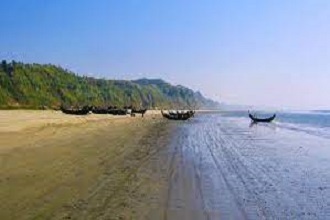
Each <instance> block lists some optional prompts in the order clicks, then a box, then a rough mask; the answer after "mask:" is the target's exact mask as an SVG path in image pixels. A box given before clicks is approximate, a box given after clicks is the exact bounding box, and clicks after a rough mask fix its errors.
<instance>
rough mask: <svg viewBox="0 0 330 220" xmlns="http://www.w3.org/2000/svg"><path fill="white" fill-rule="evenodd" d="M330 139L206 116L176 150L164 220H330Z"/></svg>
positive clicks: (176, 142) (170, 160) (188, 128)
mask: <svg viewBox="0 0 330 220" xmlns="http://www.w3.org/2000/svg"><path fill="white" fill-rule="evenodd" d="M329 146H330V140H329V139H327V138H324V137H319V136H315V135H310V134H308V133H306V132H302V131H299V130H295V131H293V130H288V129H285V128H281V127H279V126H278V125H277V124H276V123H275V124H257V125H255V126H250V125H249V120H248V119H245V118H229V117H222V116H221V115H208V116H206V115H204V116H203V115H202V116H201V115H200V116H199V117H196V118H195V119H194V120H193V121H190V122H188V123H186V124H182V125H181V126H180V127H179V131H178V132H177V135H176V137H175V138H174V139H173V140H172V144H171V145H170V147H169V149H168V154H167V164H168V167H169V172H168V175H169V186H168V191H167V197H166V206H165V212H164V213H165V214H164V219H180V220H182V219H187V220H188V219H328V218H329V217H330V185H329V184H330V148H329Z"/></svg>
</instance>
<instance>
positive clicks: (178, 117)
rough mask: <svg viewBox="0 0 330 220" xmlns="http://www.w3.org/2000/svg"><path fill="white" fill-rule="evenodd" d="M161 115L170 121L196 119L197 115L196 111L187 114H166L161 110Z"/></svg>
mask: <svg viewBox="0 0 330 220" xmlns="http://www.w3.org/2000/svg"><path fill="white" fill-rule="evenodd" d="M161 113H162V116H163V117H164V118H167V119H170V120H181V121H185V120H188V119H189V118H191V117H194V115H195V111H187V112H179V111H177V112H176V113H174V112H171V111H170V112H168V113H164V112H163V110H161Z"/></svg>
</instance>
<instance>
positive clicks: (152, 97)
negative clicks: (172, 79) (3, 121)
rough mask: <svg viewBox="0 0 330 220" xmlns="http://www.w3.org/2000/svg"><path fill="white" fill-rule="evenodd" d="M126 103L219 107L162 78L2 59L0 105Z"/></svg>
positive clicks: (197, 93) (24, 106)
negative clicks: (102, 74)
mask: <svg viewBox="0 0 330 220" xmlns="http://www.w3.org/2000/svg"><path fill="white" fill-rule="evenodd" d="M62 104H64V105H67V106H82V105H95V106H109V105H112V106H113V105H116V106H125V105H133V106H135V107H137V108H139V107H147V108H216V107H217V106H218V103H216V102H214V101H212V100H209V99H206V98H204V97H203V96H202V95H201V94H200V93H199V92H194V91H193V90H191V89H188V88H185V87H183V86H173V85H171V84H169V83H167V82H165V81H163V80H161V79H152V80H150V79H139V80H133V81H128V80H106V79H96V78H92V77H87V76H79V75H77V74H75V73H73V72H71V71H68V70H65V69H63V68H61V67H58V66H54V65H40V64H24V63H21V62H15V61H12V62H6V61H2V62H1V65H0V108H32V109H37V108H40V107H48V108H57V107H59V106H60V105H62Z"/></svg>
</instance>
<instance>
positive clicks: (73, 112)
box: [61, 106, 91, 115]
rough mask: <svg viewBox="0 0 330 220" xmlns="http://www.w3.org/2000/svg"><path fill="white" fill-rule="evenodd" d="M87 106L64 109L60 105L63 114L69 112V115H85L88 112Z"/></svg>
mask: <svg viewBox="0 0 330 220" xmlns="http://www.w3.org/2000/svg"><path fill="white" fill-rule="evenodd" d="M90 110H91V109H90V108H89V107H83V108H81V109H65V108H64V107H62V106H61V111H62V112H63V113H64V114H69V115H87V114H88V113H89V112H90Z"/></svg>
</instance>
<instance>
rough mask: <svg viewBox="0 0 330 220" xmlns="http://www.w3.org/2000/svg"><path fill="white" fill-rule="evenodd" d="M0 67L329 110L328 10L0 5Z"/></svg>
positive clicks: (231, 2) (70, 2) (175, 0)
mask: <svg viewBox="0 0 330 220" xmlns="http://www.w3.org/2000/svg"><path fill="white" fill-rule="evenodd" d="M0 21H1V32H0V45H1V49H0V59H9V60H11V59H16V60H20V61H24V62H36V63H53V64H59V65H62V66H64V67H66V68H69V69H71V70H73V71H76V72H78V73H80V74H88V75H93V76H98V77H106V78H117V79H119V78H125V79H131V78H140V77H149V78H163V79H165V80H168V81H170V82H172V83H176V84H182V85H186V86H189V87H191V88H193V89H195V90H200V91H201V92H202V93H203V94H205V95H206V96H208V97H211V98H214V99H216V100H219V101H224V102H227V103H237V104H253V105H262V106H276V107H280V108H282V107H291V108H300V109H306V108H312V109H316V108H330V1H329V0H226V1H225V0H214V1H210V0H203V1H202V0H199V1H197V0H163V1H160V0H159V1H158V0H150V1H144V0H123V1H120V0H98V1H92V0H56V1H51V0H10V1H9V0H7V1H6V0H3V1H1V12H0Z"/></svg>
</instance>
